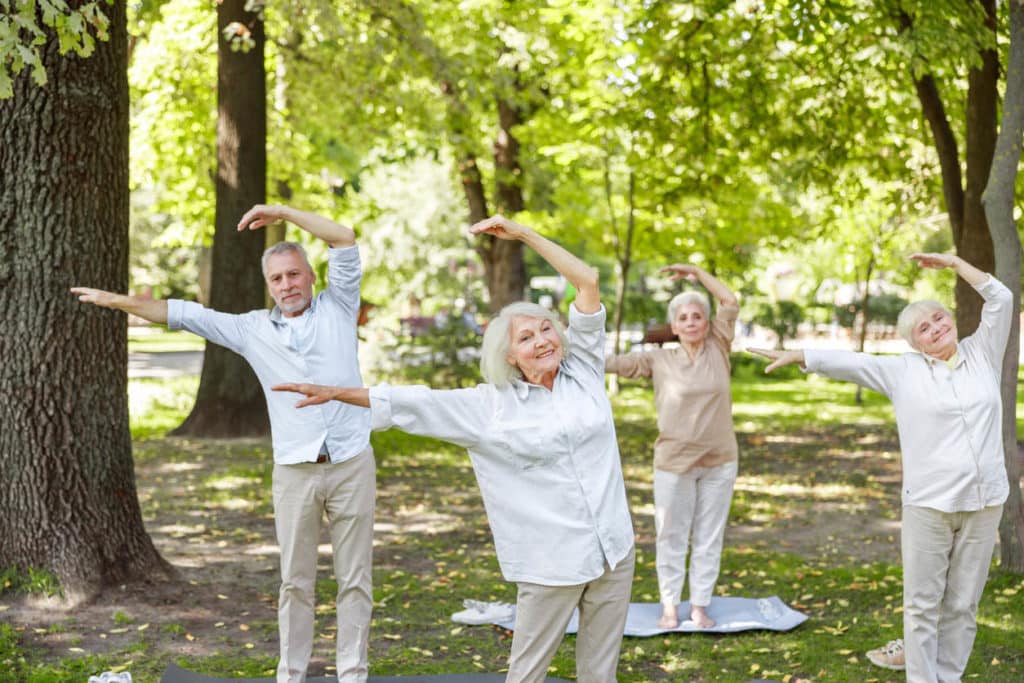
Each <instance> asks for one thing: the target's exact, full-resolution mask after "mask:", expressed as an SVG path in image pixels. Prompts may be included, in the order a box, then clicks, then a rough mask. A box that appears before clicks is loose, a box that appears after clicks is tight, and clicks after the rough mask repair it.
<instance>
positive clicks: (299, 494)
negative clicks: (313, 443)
mask: <svg viewBox="0 0 1024 683" xmlns="http://www.w3.org/2000/svg"><path fill="white" fill-rule="evenodd" d="M375 496H376V467H375V463H374V459H373V450H372V449H370V448H367V449H366V450H365V451H364V452H363V453H361V454H359V455H357V456H356V457H355V458H352V459H351V460H346V461H345V462H341V463H338V464H331V463H323V464H317V463H303V464H299V465H274V481H273V497H274V523H275V526H276V527H277V542H278V544H279V545H280V546H281V593H280V597H279V600H278V607H277V618H278V629H279V632H280V639H281V660H280V663H279V664H278V667H277V681H278V683H303V682H304V681H305V680H306V667H307V666H308V665H309V658H310V654H311V652H312V650H313V623H314V621H313V609H314V604H315V600H316V598H315V596H316V591H315V589H316V565H317V546H318V544H319V539H320V525H321V521H322V519H323V516H324V513H326V514H327V526H328V529H329V531H330V535H331V546H332V547H333V550H334V577H335V579H336V580H337V582H338V595H337V600H336V602H335V609H336V610H337V619H338V635H337V643H336V646H337V655H336V657H337V667H338V681H339V682H340V683H364V682H365V681H366V678H367V671H368V664H367V644H368V640H369V630H370V613H371V610H372V608H373V590H372V586H371V578H372V554H373V508H374V499H375Z"/></svg>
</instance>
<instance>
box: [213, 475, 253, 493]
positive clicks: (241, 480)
mask: <svg viewBox="0 0 1024 683" xmlns="http://www.w3.org/2000/svg"><path fill="white" fill-rule="evenodd" d="M260 482H261V479H260V478H259V477H239V476H232V475H228V476H224V477H211V478H209V479H207V480H206V485H207V486H210V487H212V488H214V489H217V490H218V491H234V490H236V489H239V488H242V487H243V486H252V485H253V484H259V483H260Z"/></svg>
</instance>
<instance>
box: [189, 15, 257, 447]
mask: <svg viewBox="0 0 1024 683" xmlns="http://www.w3.org/2000/svg"><path fill="white" fill-rule="evenodd" d="M250 6H251V3H249V2H247V0H223V2H220V3H219V4H218V6H217V28H218V34H219V39H218V43H217V179H216V198H217V199H216V201H217V208H216V215H215V218H214V224H215V227H214V236H213V257H212V258H213V262H212V268H211V284H210V307H211V308H213V309H215V310H218V311H225V312H228V313H241V312H244V311H249V310H252V309H255V308H262V307H263V305H264V294H263V291H264V282H263V273H262V268H261V265H260V255H261V254H262V252H263V249H264V236H263V235H262V234H260V233H259V232H252V231H244V232H242V233H239V232H238V230H237V225H238V219H239V218H241V216H242V214H243V213H245V211H246V210H248V209H249V207H251V206H253V205H254V204H261V203H263V202H264V201H265V199H266V178H267V152H266V138H267V114H266V72H265V67H264V62H263V47H264V32H263V17H262V16H261V12H262V8H261V7H260V6H257V7H255V8H254V9H255V11H249V10H248V9H247V8H248V7H250ZM269 430H270V423H269V420H268V417H267V405H266V400H265V399H264V397H263V391H262V389H261V388H260V385H259V382H258V381H257V380H256V375H255V373H253V371H252V368H250V367H249V364H248V363H246V362H245V360H244V359H242V358H241V357H240V356H239V355H237V354H235V353H234V352H232V351H229V350H227V349H225V348H224V347H222V346H218V345H216V344H212V343H208V344H207V345H206V351H205V352H204V354H203V371H202V376H201V377H200V380H199V391H198V393H197V395H196V402H195V405H194V406H193V407H192V412H191V413H189V416H188V417H187V418H186V419H185V421H184V422H183V423H182V424H181V425H180V426H179V427H178V428H177V429H175V430H174V432H173V434H175V435H182V436H183V435H188V436H206V437H234V436H247V435H262V434H267V433H268V432H269Z"/></svg>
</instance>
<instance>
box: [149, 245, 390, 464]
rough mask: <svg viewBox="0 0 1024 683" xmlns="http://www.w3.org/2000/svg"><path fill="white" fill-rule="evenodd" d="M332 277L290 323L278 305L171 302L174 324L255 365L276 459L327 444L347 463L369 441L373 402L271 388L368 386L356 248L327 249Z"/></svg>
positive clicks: (297, 458)
mask: <svg viewBox="0 0 1024 683" xmlns="http://www.w3.org/2000/svg"><path fill="white" fill-rule="evenodd" d="M327 278H328V284H327V288H326V289H325V290H324V291H322V292H320V293H319V294H317V295H316V296H315V297H313V301H312V302H311V304H310V307H309V308H308V309H307V310H306V311H305V312H304V313H303V314H302V317H303V320H302V322H301V323H300V324H296V325H292V324H289V323H287V322H285V319H284V316H283V315H282V314H281V311H280V310H279V309H278V308H277V307H276V306H275V307H274V309H273V310H271V311H267V310H259V311H249V312H248V313H241V314H233V313H221V312H218V311H213V310H210V309H209V308H205V307H204V306H201V305H199V304H197V303H193V302H188V301H181V300H178V299H171V300H169V301H168V302H167V326H168V327H169V328H170V329H172V330H188V331H189V332H193V333H194V334H198V335H199V336H201V337H204V338H206V339H208V340H210V341H212V342H214V343H216V344H220V345H221V346H224V347H226V348H228V349H231V350H232V351H234V352H235V353H237V354H239V355H241V356H242V357H243V358H245V359H246V360H247V361H248V362H249V365H251V366H252V369H253V370H254V371H255V372H256V377H257V378H258V379H259V382H260V385H261V386H262V387H263V394H264V397H265V398H266V401H267V411H268V413H269V415H270V431H271V436H272V439H273V445H274V462H275V463H277V464H279V465H293V464H296V463H301V462H310V461H315V460H316V458H317V455H318V454H319V453H320V452H321V450H322V449H321V447H322V446H324V445H326V448H327V452H328V453H329V454H330V457H331V462H342V461H345V460H349V459H351V458H354V457H355V456H357V455H359V454H360V453H362V452H363V451H364V450H366V448H367V447H368V446H369V444H370V411H369V410H368V409H366V408H360V407H358V406H351V405H348V404H345V403H341V402H339V401H329V402H327V403H325V404H323V405H318V406H309V407H306V408H296V407H295V403H296V402H297V401H298V400H299V399H300V398H302V397H301V396H300V395H298V394H293V393H290V392H281V391H271V390H270V387H272V386H273V385H275V384H282V383H285V382H308V383H311V384H326V385H332V386H342V387H359V386H362V385H363V380H362V376H361V375H360V373H359V359H358V357H357V343H358V342H357V337H356V326H357V322H358V319H359V283H360V280H361V278H362V266H361V264H360V260H359V249H358V247H356V246H350V247H342V248H338V249H333V248H332V249H330V250H329V258H328V274H327Z"/></svg>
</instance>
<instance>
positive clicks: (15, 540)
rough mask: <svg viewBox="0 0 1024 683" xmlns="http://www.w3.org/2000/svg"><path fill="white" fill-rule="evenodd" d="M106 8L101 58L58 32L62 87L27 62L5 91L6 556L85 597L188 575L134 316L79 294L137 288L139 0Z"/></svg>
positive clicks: (2, 367) (0, 448)
mask: <svg viewBox="0 0 1024 683" xmlns="http://www.w3.org/2000/svg"><path fill="white" fill-rule="evenodd" d="M71 4H72V5H80V4H81V3H71ZM73 9H74V8H73ZM106 11H107V17H108V18H109V21H110V32H109V38H110V39H109V41H108V42H99V43H97V45H96V49H95V52H94V54H93V55H92V56H91V57H90V58H88V59H82V58H78V57H61V56H60V46H59V42H60V41H59V38H58V36H57V35H56V33H55V32H53V31H50V30H46V31H45V32H44V35H45V43H43V44H42V45H41V46H40V47H39V55H40V65H41V67H42V68H44V69H45V72H46V73H47V75H48V78H49V82H48V84H47V85H46V86H45V87H42V88H40V87H38V85H37V84H35V83H33V82H32V81H31V80H30V79H29V74H28V73H27V72H22V73H21V74H19V75H17V76H15V78H14V80H13V84H12V93H13V98H11V99H8V100H4V101H0V121H3V125H0V285H2V286H0V319H2V320H3V321H4V331H3V333H2V334H0V357H2V358H3V362H2V363H0V392H2V393H3V396H4V397H5V400H4V401H2V402H0V566H4V567H6V566H15V567H18V568H21V569H26V568H28V567H34V568H42V569H47V570H49V571H51V572H53V573H54V574H56V576H57V577H58V578H59V579H60V582H61V585H62V586H63V589H64V592H65V595H66V597H68V598H69V599H71V600H72V601H75V602H77V601H80V600H84V599H88V598H90V597H92V596H94V595H96V594H97V592H98V591H99V590H101V589H102V588H103V587H104V586H107V585H111V584H116V583H121V582H124V581H129V580H133V579H138V578H144V577H151V576H153V575H157V574H165V575H169V574H172V573H173V570H172V569H171V567H170V565H168V564H167V563H166V562H165V561H164V560H163V559H162V558H161V557H160V556H159V554H158V553H157V551H156V549H155V548H154V547H153V544H152V541H151V540H150V538H149V536H148V535H147V534H146V532H145V529H144V527H143V523H142V517H141V513H140V510H139V503H138V498H137V495H136V489H135V475H134V469H133V462H132V453H131V435H130V433H129V430H128V406H127V386H126V383H127V334H126V325H125V319H124V317H123V316H122V315H120V314H115V313H111V312H109V311H101V310H89V309H85V308H82V307H81V306H80V305H78V304H77V303H76V302H75V300H74V298H73V297H71V296H70V295H69V294H68V287H69V286H72V285H75V284H89V285H95V286H98V287H104V288H107V289H111V290H115V291H125V288H126V286H127V252H128V82H127V77H126V66H127V31H126V18H125V16H126V15H125V2H124V0H118V1H117V2H115V3H113V4H112V5H110V6H109V7H107V8H106Z"/></svg>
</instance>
